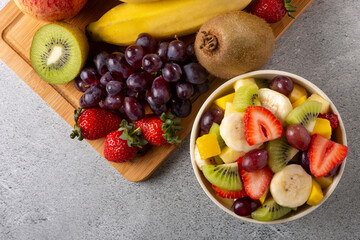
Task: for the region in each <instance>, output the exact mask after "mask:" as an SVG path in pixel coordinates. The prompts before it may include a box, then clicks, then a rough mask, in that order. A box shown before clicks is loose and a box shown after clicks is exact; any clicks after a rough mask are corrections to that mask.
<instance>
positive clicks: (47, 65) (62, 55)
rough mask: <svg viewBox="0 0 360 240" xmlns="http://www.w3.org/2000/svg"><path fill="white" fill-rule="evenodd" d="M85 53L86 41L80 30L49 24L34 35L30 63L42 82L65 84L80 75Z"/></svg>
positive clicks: (64, 24)
mask: <svg viewBox="0 0 360 240" xmlns="http://www.w3.org/2000/svg"><path fill="white" fill-rule="evenodd" d="M88 51H89V46H88V41H87V39H86V36H85V34H84V33H83V32H82V31H81V30H80V29H78V28H77V27H75V26H73V25H70V24H68V23H52V24H47V25H45V26H43V27H41V28H40V29H39V30H38V31H37V32H36V33H35V35H34V38H33V41H32V44H31V48H30V60H31V64H32V66H33V68H34V70H35V72H36V73H37V74H38V75H39V76H40V77H41V78H42V79H43V80H45V81H46V82H48V83H51V84H65V83H68V82H70V81H71V80H73V79H74V78H75V77H76V76H77V75H78V74H79V73H80V71H81V69H82V68H83V66H84V64H85V61H86V58H87V56H88Z"/></svg>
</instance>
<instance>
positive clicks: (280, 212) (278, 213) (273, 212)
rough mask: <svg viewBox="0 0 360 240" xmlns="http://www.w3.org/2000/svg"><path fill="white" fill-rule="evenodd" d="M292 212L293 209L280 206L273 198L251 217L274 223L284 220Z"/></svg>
mask: <svg viewBox="0 0 360 240" xmlns="http://www.w3.org/2000/svg"><path fill="white" fill-rule="evenodd" d="M291 210H292V209H291V208H287V207H282V206H280V205H279V204H277V203H276V202H275V201H274V199H273V198H269V199H268V200H266V201H265V202H264V204H263V205H262V206H261V207H259V208H258V209H256V210H255V211H253V212H252V213H251V217H252V218H253V219H255V220H259V221H272V220H276V219H279V218H282V217H283V216H285V215H286V214H288V213H289V212H291Z"/></svg>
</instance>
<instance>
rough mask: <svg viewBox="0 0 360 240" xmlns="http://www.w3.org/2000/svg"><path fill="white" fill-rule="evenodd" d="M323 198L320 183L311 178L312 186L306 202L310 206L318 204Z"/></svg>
mask: <svg viewBox="0 0 360 240" xmlns="http://www.w3.org/2000/svg"><path fill="white" fill-rule="evenodd" d="M323 198H324V194H323V192H322V190H321V186H320V184H318V183H317V182H316V181H315V180H314V179H312V188H311V193H310V196H309V199H308V200H307V202H306V203H307V204H308V205H310V206H316V205H318V204H319V203H320V202H321V200H322V199H323Z"/></svg>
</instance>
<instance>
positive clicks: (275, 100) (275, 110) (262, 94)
mask: <svg viewBox="0 0 360 240" xmlns="http://www.w3.org/2000/svg"><path fill="white" fill-rule="evenodd" d="M259 99H260V102H261V106H263V107H264V108H266V109H268V110H269V111H270V112H271V113H272V114H274V115H275V117H276V118H277V119H278V120H279V121H280V123H281V125H283V124H284V123H285V118H286V116H287V115H288V114H289V112H291V110H292V109H293V108H292V105H291V102H290V100H289V98H288V97H286V96H285V95H284V94H281V93H279V92H276V91H274V90H271V89H269V88H261V89H259Z"/></svg>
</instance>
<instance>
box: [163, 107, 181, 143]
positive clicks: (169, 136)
mask: <svg viewBox="0 0 360 240" xmlns="http://www.w3.org/2000/svg"><path fill="white" fill-rule="evenodd" d="M160 119H161V120H162V121H163V122H164V123H163V124H162V126H161V130H163V131H164V134H163V135H162V136H163V138H164V139H165V140H166V141H168V143H170V144H174V143H180V142H181V138H180V137H179V136H178V135H177V132H178V131H180V130H182V129H183V127H181V126H178V124H180V118H177V117H175V115H174V114H172V113H171V112H168V113H167V114H166V113H163V114H161V116H160Z"/></svg>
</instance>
